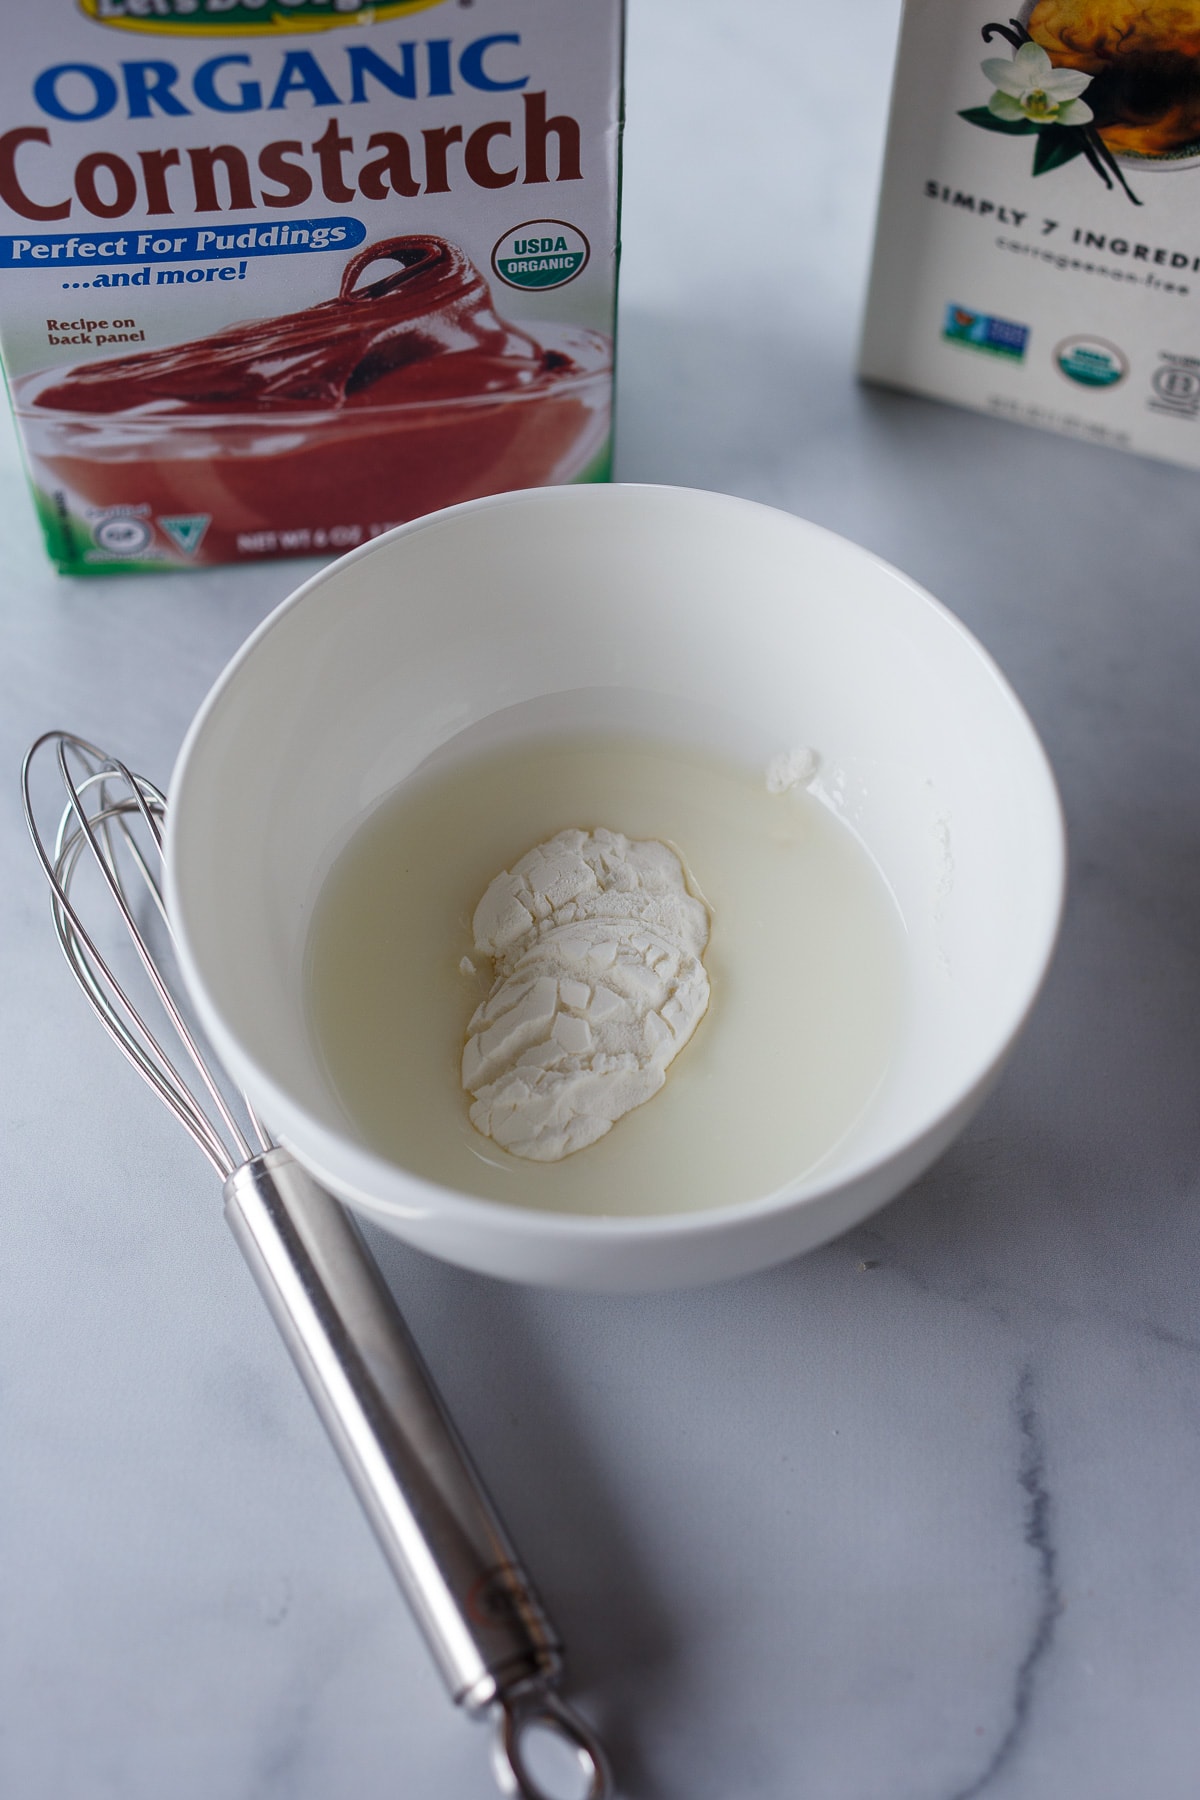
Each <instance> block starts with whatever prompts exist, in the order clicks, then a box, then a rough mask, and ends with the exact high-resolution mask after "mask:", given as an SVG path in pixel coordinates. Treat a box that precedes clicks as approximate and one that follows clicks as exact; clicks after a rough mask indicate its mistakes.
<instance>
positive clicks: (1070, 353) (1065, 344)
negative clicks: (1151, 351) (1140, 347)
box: [1054, 337, 1129, 388]
mask: <svg viewBox="0 0 1200 1800" xmlns="http://www.w3.org/2000/svg"><path fill="white" fill-rule="evenodd" d="M1054 361H1055V365H1056V367H1057V368H1058V370H1059V373H1060V374H1062V375H1065V376H1066V378H1067V380H1068V381H1077V382H1078V383H1079V385H1080V387H1090V388H1107V387H1116V385H1117V383H1118V381H1124V379H1125V377H1126V375H1128V373H1129V361H1128V358H1127V357H1126V356H1125V354H1124V352H1123V351H1121V350H1118V349H1117V346H1116V345H1115V344H1109V343H1106V342H1105V341H1104V339H1103V338H1094V337H1071V338H1064V339H1063V341H1062V343H1061V344H1058V345H1057V346H1056V347H1055V351H1054Z"/></svg>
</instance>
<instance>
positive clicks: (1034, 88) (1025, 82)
mask: <svg viewBox="0 0 1200 1800" xmlns="http://www.w3.org/2000/svg"><path fill="white" fill-rule="evenodd" d="M983 72H984V74H985V75H986V76H987V78H988V80H989V81H990V82H991V84H992V86H993V87H994V88H995V89H996V92H995V93H994V94H993V95H992V97H991V99H990V100H989V101H988V111H989V112H990V113H993V114H994V115H995V117H996V118H997V119H1009V120H1014V121H1015V120H1017V119H1028V120H1029V121H1030V123H1031V124H1034V125H1086V124H1088V122H1089V121H1090V120H1091V118H1092V116H1093V115H1092V109H1091V107H1090V106H1089V105H1088V103H1087V101H1086V100H1081V99H1080V98H1079V96H1080V94H1082V92H1083V90H1084V88H1085V87H1087V86H1088V85H1089V84H1090V82H1091V79H1092V78H1091V76H1090V75H1085V74H1084V73H1083V71H1082V70H1081V69H1056V68H1055V67H1054V65H1053V63H1052V62H1051V61H1050V58H1049V57H1048V56H1047V55H1046V52H1045V51H1044V50H1043V49H1042V46H1041V45H1040V44H1034V43H1032V42H1031V43H1026V44H1022V45H1021V47H1020V49H1019V50H1018V51H1017V53H1016V55H1015V56H1014V57H1013V58H1012V61H1011V62H1010V61H1009V60H1008V59H1007V58H1006V57H1003V56H989V57H988V59H987V61H986V62H985V63H984V64H983Z"/></svg>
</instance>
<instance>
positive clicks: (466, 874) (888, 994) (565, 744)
mask: <svg viewBox="0 0 1200 1800" xmlns="http://www.w3.org/2000/svg"><path fill="white" fill-rule="evenodd" d="M599 826H606V827H607V828H608V829H610V830H612V831H619V832H623V833H624V834H625V835H626V836H627V837H631V838H659V839H661V840H662V841H663V842H664V843H668V844H670V845H671V846H672V847H673V848H674V849H675V851H676V852H677V853H678V854H679V856H680V857H681V859H682V861H683V864H684V867H685V869H686V871H687V875H688V879H689V882H690V884H691V885H692V887H693V890H694V891H695V892H696V893H698V894H699V895H700V896H701V897H702V898H703V899H704V900H705V901H706V902H707V904H708V906H709V909H710V912H711V920H712V923H711V934H710V938H709V945H708V949H707V951H706V953H705V958H704V961H705V967H706V968H707V970H708V974H709V980H710V982H711V987H712V995H711V1000H710V1003H709V1008H708V1011H707V1013H706V1014H705V1016H704V1018H703V1019H702V1020H701V1021H700V1024H699V1025H698V1026H697V1028H696V1033H695V1036H694V1037H693V1038H692V1040H691V1042H690V1043H689V1044H687V1045H686V1046H685V1048H684V1049H683V1050H682V1051H681V1052H680V1053H679V1055H678V1056H677V1057H676V1059H675V1061H674V1062H673V1063H672V1065H671V1067H670V1070H669V1071H668V1074H667V1082H666V1086H665V1087H664V1088H663V1089H661V1090H660V1092H659V1093H658V1094H656V1095H655V1096H654V1098H653V1099H651V1100H649V1101H648V1102H646V1104H645V1105H643V1106H641V1107H639V1108H638V1109H637V1110H636V1111H634V1112H631V1113H628V1114H627V1115H626V1116H625V1117H624V1118H623V1119H621V1120H619V1121H618V1122H617V1124H616V1125H614V1127H613V1129H612V1130H611V1131H610V1132H609V1133H608V1134H607V1136H605V1137H603V1138H601V1139H600V1140H599V1142H598V1143H596V1144H593V1145H590V1146H589V1147H588V1148H587V1149H585V1150H580V1151H577V1152H576V1153H575V1154H574V1155H572V1156H568V1157H566V1158H564V1159H563V1160H562V1161H560V1162H557V1163H535V1162H530V1161H528V1160H526V1159H524V1158H521V1157H516V1156H511V1155H509V1154H508V1153H507V1152H505V1151H503V1150H501V1149H500V1148H498V1146H497V1145H496V1144H495V1143H494V1142H493V1141H492V1140H491V1139H490V1138H486V1137H483V1136H482V1135H481V1134H480V1133H478V1132H477V1131H475V1129H474V1128H473V1126H472V1125H471V1123H470V1121H469V1118H468V1105H469V1098H468V1096H467V1095H466V1094H465V1093H464V1092H463V1088H462V1082H461V1077H460V1068H459V1065H460V1059H461V1056H462V1048H463V1041H464V1038H465V1036H466V1029H467V1022H468V1020H469V1019H470V1017H471V1014H472V1012H473V1011H474V1010H475V1007H476V1006H477V1005H478V1004H479V1002H480V1001H481V1000H482V999H483V998H484V997H485V996H486V994H487V992H488V990H489V988H490V986H491V981H492V976H491V971H490V965H489V964H488V963H487V962H486V961H485V960H483V959H481V958H478V957H475V956H474V952H473V946H472V934H471V917H472V914H473V912H474V910H475V907H476V905H477V903H478V901H479V899H480V897H481V896H482V894H483V892H484V889H485V888H486V887H487V885H488V883H489V882H490V881H491V879H492V877H493V876H494V875H496V874H498V873H499V871H500V870H501V869H506V868H511V867H512V865H513V863H514V862H515V861H516V860H517V858H518V857H520V856H521V855H522V854H523V853H524V852H525V851H526V850H528V849H530V848H531V847H532V846H533V845H534V844H538V843H542V842H544V841H545V840H546V839H547V838H550V837H553V835H554V834H555V832H557V831H561V830H563V829H564V828H566V827H578V828H580V829H585V830H594V829H596V828H597V827H599ZM902 938H903V928H902V925H901V922H900V919H899V915H898V913H897V911H896V908H895V905H894V902H893V901H892V899H891V896H890V894H889V891H888V889H887V887H886V886H885V884H884V882H883V880H882V877H881V876H880V875H879V873H878V871H877V870H876V868H875V866H874V864H873V863H872V862H871V860H870V858H869V857H868V856H867V854H866V852H865V851H864V850H863V848H862V846H861V845H860V844H859V842H858V841H857V839H856V838H855V837H854V836H853V834H852V833H851V832H850V831H849V830H848V829H847V828H846V826H844V825H843V824H842V823H841V822H840V821H839V820H838V819H837V818H836V817H835V816H834V815H833V813H831V812H830V811H829V809H828V808H827V807H825V806H824V805H823V804H822V803H821V802H820V801H819V800H817V799H816V798H814V797H813V796H812V795H811V794H809V793H807V792H806V791H803V790H798V789H793V790H791V791H790V792H787V793H784V794H770V793H768V792H767V788H766V782H765V779H764V772H763V770H762V769H755V768H751V767H742V766H740V765H738V764H737V763H734V762H732V761H728V760H724V759H716V758H710V757H709V756H708V755H706V754H701V753H695V752H692V751H691V750H688V749H685V748H681V747H679V746H676V745H670V744H660V743H653V742H648V741H645V742H644V741H639V740H636V739H630V738H625V737H617V738H603V737H600V736H596V735H592V736H587V737H555V738H550V739H546V738H542V739H539V740H538V741H537V742H536V743H530V742H528V741H526V742H525V743H522V744H517V745H512V744H509V745H505V746H502V747H499V748H496V749H494V750H492V751H490V752H489V753H488V754H487V755H486V756H482V755H476V756H475V757H474V758H472V759H468V760H464V761H462V762H460V763H458V764H456V765H455V764H451V765H450V766H443V767H440V768H438V769H436V770H434V771H430V772H428V773H425V774H422V773H420V772H419V773H418V774H417V775H415V776H414V777H412V778H411V779H410V780H409V781H407V782H405V783H403V784H402V785H401V786H400V787H399V788H398V789H397V790H396V791H395V792H394V793H393V794H392V795H391V796H389V797H388V798H387V799H386V800H384V801H383V802H382V803H381V804H380V806H379V807H378V808H377V809H376V810H375V812H373V813H372V815H371V816H370V817H369V818H368V819H367V821H366V822H365V823H364V824H363V825H362V826H361V827H360V829H359V830H358V832H357V833H356V835H355V836H354V837H353V838H352V839H351V840H350V842H349V844H348V846H347V847H346V849H345V850H344V851H343V852H342V854H341V855H340V857H339V858H338V860H337V861H336V862H335V864H334V866H333V868H332V870H331V872H330V874H329V876H328V878H327V880H326V882H325V885H324V887H323V888H322V890H321V893H320V896H319V898H318V902H317V906H316V908H315V911H314V916H313V923H312V928H311V932H310V937H309V943H308V983H309V986H308V1000H309V1020H310V1029H311V1031H312V1033H313V1036H314V1039H315V1042H316V1044H317V1047H318V1049H319V1052H320V1055H321V1058H322V1061H323V1064H324V1067H325V1069H326V1071H327V1074H328V1076H329V1079H330V1081H331V1083H332V1086H333V1088H334V1090H335V1091H336V1093H337V1095H338V1097H339V1099H340V1101H341V1104H342V1106H343V1107H344V1109H345V1112H346V1114H347V1116H348V1119H349V1120H350V1121H351V1123H352V1126H353V1128H354V1129H355V1131H356V1133H357V1135H359V1136H360V1137H361V1138H362V1139H363V1140H364V1141H365V1142H366V1143H367V1144H368V1145H369V1146H370V1147H371V1148H373V1149H374V1150H375V1151H377V1152H378V1153H379V1154H381V1155H383V1156H385V1157H387V1158H388V1159H390V1160H392V1161H394V1162H397V1163H400V1164H402V1165H403V1166H404V1167H405V1168H407V1169H409V1170H411V1171H413V1172H414V1173H416V1174H418V1175H422V1176H425V1177H426V1178H428V1179H430V1180H432V1181H436V1182H440V1183H442V1184H443V1185H445V1186H447V1187H451V1188H456V1189H458V1190H460V1191H461V1192H464V1193H468V1194H478V1195H483V1196H486V1197H487V1198H489V1199H492V1200H501V1201H507V1202H509V1203H511V1204H512V1205H515V1206H528V1207H535V1208H538V1209H542V1210H548V1211H561V1212H573V1213H609V1214H625V1215H629V1214H638V1213H653V1212H680V1211H685V1210H691V1209H696V1208H705V1207H715V1206H723V1205H727V1204H731V1203H733V1202H736V1201H741V1200H748V1199H753V1198H757V1197H759V1196H762V1195H765V1194H769V1193H772V1192H774V1191H775V1190H777V1189H779V1188H781V1187H784V1186H785V1185H787V1184H788V1183H792V1182H795V1181H797V1180H799V1179H800V1178H802V1177H804V1176H806V1175H808V1174H811V1173H812V1172H813V1171H815V1170H816V1169H817V1168H818V1166H819V1165H820V1164H821V1163H822V1162H823V1161H825V1160H826V1159H827V1158H829V1157H830V1155H831V1152H833V1151H834V1150H835V1148H836V1147H837V1146H838V1145H839V1144H841V1143H844V1141H845V1140H846V1138H847V1135H848V1134H849V1133H851V1132H852V1131H853V1128H854V1126H855V1124H856V1122H857V1121H858V1120H859V1119H860V1118H861V1117H862V1115H863V1114H864V1112H865V1110H866V1109H867V1108H868V1107H869V1105H870V1102H871V1099H872V1096H873V1095H874V1094H875V1093H876V1092H877V1090H878V1087H879V1084H880V1082H881V1080H882V1079H883V1076H884V1074H885V1072H886V1070H887V1067H888V1063H889V1059H890V1057H891V1055H892V1053H893V1050H894V1048H895V1045H896V1042H897V1040H898V1036H899V1031H900V1024H901V1017H902V1012H903V1003H904V975H903V971H904V959H903V950H902ZM464 957H470V958H472V960H473V961H475V962H476V964H477V970H476V972H475V973H473V974H470V973H464V972H463V970H462V969H461V968H460V963H461V962H462V960H463V958H464Z"/></svg>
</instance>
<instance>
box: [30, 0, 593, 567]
mask: <svg viewBox="0 0 1200 1800" xmlns="http://www.w3.org/2000/svg"><path fill="white" fill-rule="evenodd" d="M18 20H19V22H18ZM622 23H623V21H622V8H621V0H586V3H577V4H567V3H566V0H470V3H468V0H378V3H376V4H360V3H359V0H37V4H36V5H34V4H33V3H32V0H30V3H29V4H27V5H23V6H22V7H21V10H20V13H19V15H18V18H16V19H13V20H9V21H8V26H9V29H8V30H7V32H6V34H5V44H4V57H3V63H2V66H0V98H2V100H3V114H2V122H3V124H4V126H5V129H4V130H3V132H2V133H0V269H2V270H3V275H2V280H0V350H2V354H3V360H4V367H5V373H6V375H7V379H8V385H9V392H10V396H11V399H12V403H13V407H14V409H15V412H16V417H17V421H18V425H19V427H20V432H21V436H22V440H23V444H24V449H25V456H26V461H27V466H28V470H29V476H30V481H31V484H32V488H33V495H34V501H35V504H36V506H37V509H38V512H39V514H40V516H41V520H42V524H43V527H44V530H45V534H46V543H47V546H48V549H49V552H50V555H51V557H52V558H53V559H54V561H55V562H56V563H57V564H58V566H59V567H60V568H61V569H63V570H65V571H69V572H72V573H75V574H88V573H95V572H99V571H104V570H128V569H134V568H137V569H146V568H149V569H162V568H168V567H190V566H194V565H196V564H201V563H215V562H231V561H253V560H256V559H258V558H261V557H264V556H286V555H299V554H308V553H313V552H334V551H341V550H344V549H347V548H349V547H350V546H352V545H354V544H358V543H361V542H363V541H364V540H365V539H367V538H370V537H373V536H376V535H377V534H378V533H379V532H382V531H385V530H387V529H388V528H389V527H390V526H392V525H394V524H397V523H400V522H401V521H403V520H406V519H411V518H415V517H416V516H418V515H419V514H421V513H425V512H429V511H431V510H432V509H434V508H436V507H440V506H447V505H451V504H453V503H455V502H457V501H462V500H469V499H473V498H475V497H477V496H479V495H482V494H490V493H496V492H501V491H503V490H505V489H509V488H521V487H534V486H540V485H543V484H549V483H557V482H569V481H603V480H606V479H607V478H608V476H609V470H610V460H611V451H610V444H611V415H612V372H613V331H614V312H615V301H616V273H617V192H618V161H619V150H620V119H621V49H622Z"/></svg>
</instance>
